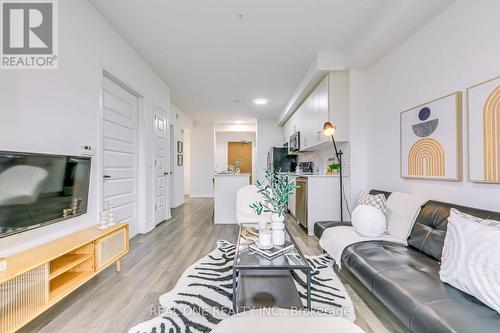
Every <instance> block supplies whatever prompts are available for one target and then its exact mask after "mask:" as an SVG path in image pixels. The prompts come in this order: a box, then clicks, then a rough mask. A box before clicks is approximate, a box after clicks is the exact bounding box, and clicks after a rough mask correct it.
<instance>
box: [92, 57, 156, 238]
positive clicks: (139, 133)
mask: <svg viewBox="0 0 500 333" xmlns="http://www.w3.org/2000/svg"><path fill="white" fill-rule="evenodd" d="M105 78H106V79H108V80H110V81H113V82H114V83H115V84H116V85H118V86H120V87H121V88H123V89H124V90H126V91H128V92H129V93H131V94H132V95H134V96H135V97H136V98H137V115H136V122H137V123H136V126H137V128H136V131H135V141H136V147H135V148H136V151H135V154H136V159H135V161H134V167H135V175H134V178H135V180H136V181H135V188H134V190H135V192H136V193H135V197H136V200H135V202H136V210H137V211H136V220H137V226H136V227H137V234H140V233H144V232H146V231H147V225H144V222H141V221H148V220H147V216H146V217H145V216H143V215H145V214H144V213H143V209H142V208H143V207H145V206H144V202H143V201H144V199H142V200H141V198H142V196H141V195H139V193H141V189H142V188H143V184H144V183H145V178H146V177H145V176H142V175H144V174H146V173H145V172H143V171H146V170H147V168H145V166H144V163H143V155H144V148H143V147H144V145H145V142H144V140H143V139H142V138H144V135H143V133H144V129H143V126H144V123H145V121H144V117H145V116H146V112H145V110H146V107H145V102H144V97H143V94H141V93H140V92H138V90H137V89H135V88H132V87H133V86H132V85H130V84H128V83H126V82H125V81H123V80H122V79H120V78H119V77H117V76H116V75H115V74H113V73H112V72H111V71H110V70H108V69H107V68H105V67H104V66H102V67H101V68H100V71H99V82H100V87H99V88H100V90H99V112H98V124H99V125H98V127H99V128H98V131H99V132H98V144H97V145H98V149H96V155H97V154H98V157H99V158H98V162H97V179H98V181H97V191H98V196H97V197H98V202H97V221H96V222H98V221H99V215H100V214H101V212H102V210H103V208H104V207H103V199H104V193H103V192H104V179H103V174H104V103H103V90H104V79H105ZM143 193H147V192H143ZM145 200H146V202H148V201H149V200H151V199H150V198H146V199H145ZM146 215H148V214H146ZM145 218H146V219H145ZM117 222H119V221H117ZM129 235H130V238H133V237H134V236H136V235H132V234H129Z"/></svg>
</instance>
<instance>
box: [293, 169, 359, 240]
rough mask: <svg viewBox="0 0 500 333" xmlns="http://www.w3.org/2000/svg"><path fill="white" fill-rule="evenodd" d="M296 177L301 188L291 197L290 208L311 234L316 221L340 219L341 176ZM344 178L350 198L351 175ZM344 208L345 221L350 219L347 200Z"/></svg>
mask: <svg viewBox="0 0 500 333" xmlns="http://www.w3.org/2000/svg"><path fill="white" fill-rule="evenodd" d="M289 177H294V176H289ZM294 178H295V181H296V184H297V185H299V186H301V188H299V189H297V190H296V191H295V192H294V194H293V197H292V196H290V197H289V200H288V210H289V211H290V213H291V215H292V216H293V217H294V218H295V220H296V221H297V223H299V224H303V227H304V228H306V229H307V233H308V235H309V236H313V235H314V224H316V222H319V221H340V191H339V186H340V185H339V182H340V178H339V177H338V176H331V175H301V176H295V177H294ZM297 178H298V179H299V181H297ZM343 180H344V182H343V183H344V190H345V194H346V197H347V198H350V185H349V184H350V182H349V177H344V178H343ZM343 209H344V221H349V220H350V216H349V213H348V211H347V205H346V203H345V201H343Z"/></svg>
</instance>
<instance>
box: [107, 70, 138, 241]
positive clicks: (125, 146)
mask: <svg viewBox="0 0 500 333" xmlns="http://www.w3.org/2000/svg"><path fill="white" fill-rule="evenodd" d="M102 107H103V146H102V149H103V154H102V155H103V193H102V198H103V207H106V203H109V204H110V206H111V207H112V208H111V210H112V211H113V213H114V218H115V221H117V222H124V223H129V225H130V236H131V237H132V236H134V235H136V234H137V233H138V232H139V226H138V219H137V123H138V121H137V116H138V108H139V100H138V98H137V97H136V96H134V95H133V94H131V93H130V92H128V91H127V90H125V89H124V88H122V87H121V86H119V85H118V84H116V83H115V82H113V81H111V80H109V79H108V78H106V77H104V83H103V92H102Z"/></svg>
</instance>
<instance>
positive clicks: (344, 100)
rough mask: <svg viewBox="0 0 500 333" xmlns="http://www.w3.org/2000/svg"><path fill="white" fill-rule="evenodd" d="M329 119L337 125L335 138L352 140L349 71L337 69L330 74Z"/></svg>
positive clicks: (337, 139) (340, 140)
mask: <svg viewBox="0 0 500 333" xmlns="http://www.w3.org/2000/svg"><path fill="white" fill-rule="evenodd" d="M329 81H330V84H329V85H330V88H329V97H328V98H329V101H328V104H329V110H330V112H329V120H330V122H331V123H332V124H333V125H335V126H337V129H336V130H335V140H336V141H339V142H342V141H349V140H350V130H349V126H350V125H349V124H350V120H349V119H350V116H349V110H350V103H349V72H348V71H335V72H332V73H330V74H329Z"/></svg>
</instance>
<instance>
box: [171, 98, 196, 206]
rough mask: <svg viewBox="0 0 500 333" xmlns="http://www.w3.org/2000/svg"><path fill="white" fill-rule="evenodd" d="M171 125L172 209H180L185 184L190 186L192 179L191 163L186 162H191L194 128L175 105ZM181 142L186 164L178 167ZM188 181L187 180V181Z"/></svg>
mask: <svg viewBox="0 0 500 333" xmlns="http://www.w3.org/2000/svg"><path fill="white" fill-rule="evenodd" d="M170 107H171V122H170V123H171V124H172V125H173V130H174V142H172V144H173V152H174V154H172V156H171V158H172V165H173V170H171V171H172V172H173V173H172V177H171V178H170V181H171V187H170V189H171V193H170V195H171V207H172V208H175V207H179V206H180V205H182V204H183V203H184V193H185V189H184V184H185V183H186V182H187V183H188V184H189V177H190V170H189V168H188V167H189V161H188V163H186V160H189V158H186V157H187V156H189V154H188V153H189V151H190V147H189V145H190V140H189V137H188V136H189V135H190V130H191V129H192V128H193V122H192V121H191V119H190V118H189V117H188V116H187V115H186V114H185V113H184V112H183V111H182V110H181V109H179V108H178V107H177V106H176V105H175V104H173V103H172V104H171V105H170ZM178 141H181V142H183V146H184V147H183V153H182V155H183V157H184V163H183V165H182V166H178V165H177V154H178V153H177V142H178ZM185 179H187V180H185Z"/></svg>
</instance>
